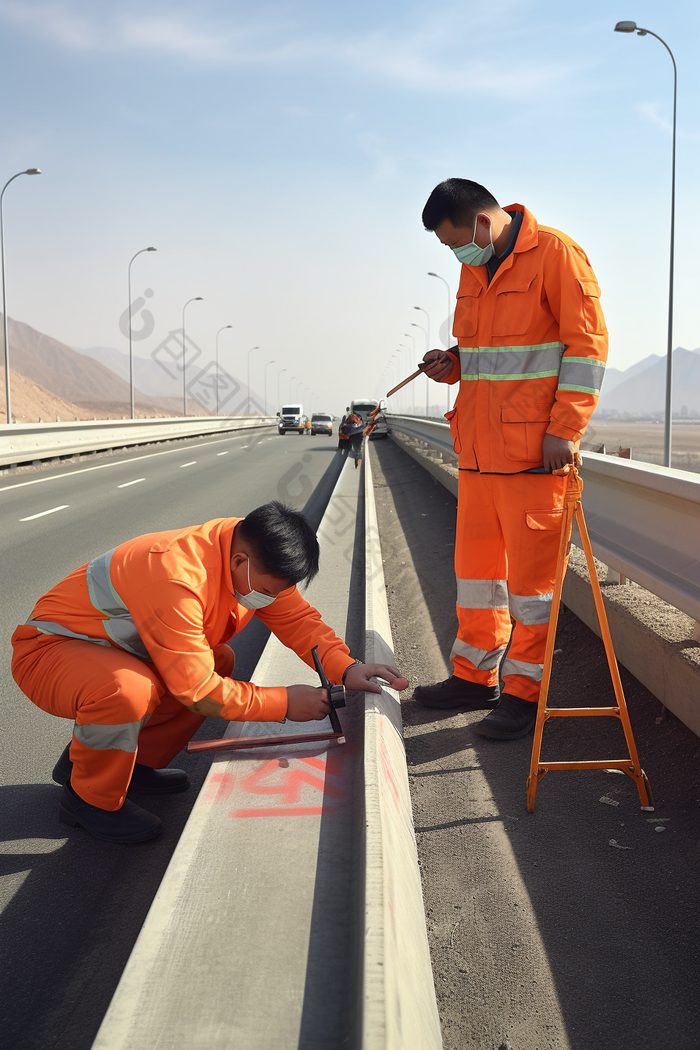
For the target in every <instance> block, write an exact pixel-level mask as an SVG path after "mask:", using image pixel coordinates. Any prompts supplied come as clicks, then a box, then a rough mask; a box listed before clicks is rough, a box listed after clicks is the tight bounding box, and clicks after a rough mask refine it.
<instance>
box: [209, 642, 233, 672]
mask: <svg viewBox="0 0 700 1050" xmlns="http://www.w3.org/2000/svg"><path fill="white" fill-rule="evenodd" d="M235 663H236V654H235V653H234V651H233V649H232V648H231V646H230V645H217V646H216V647H215V648H214V670H215V671H216V673H217V674H218V675H221V677H222V678H230V677H231V675H232V673H233V668H234V666H235Z"/></svg>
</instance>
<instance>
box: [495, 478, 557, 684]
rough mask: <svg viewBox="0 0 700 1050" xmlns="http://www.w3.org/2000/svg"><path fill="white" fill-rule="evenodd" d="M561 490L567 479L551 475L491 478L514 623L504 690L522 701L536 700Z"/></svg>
mask: <svg viewBox="0 0 700 1050" xmlns="http://www.w3.org/2000/svg"><path fill="white" fill-rule="evenodd" d="M565 490H566V478H559V477H554V476H553V475H551V474H549V475H547V474H540V475H537V474H516V475H513V476H506V477H498V478H495V479H494V495H495V503H496V509H497V512H498V517H499V521H500V522H501V527H502V530H503V537H504V541H505V548H506V554H507V559H508V572H507V577H508V590H509V600H510V611H511V613H512V614H513V617H514V620H515V625H514V627H513V636H512V639H511V643H510V648H509V650H508V656H507V657H506V659H505V660H504V661H503V666H502V667H501V674H502V676H503V680H504V689H505V692H507V693H511V694H512V695H513V696H519V697H521V698H522V699H524V700H533V701H536V700H537V698H538V697H539V691H540V680H541V678H542V664H543V662H544V651H545V645H546V641H547V629H548V625H549V616H550V612H551V606H552V591H553V589H554V577H555V575H556V565H557V552H558V550H559V535H560V531H561V521H562V506H563V501H564V493H565Z"/></svg>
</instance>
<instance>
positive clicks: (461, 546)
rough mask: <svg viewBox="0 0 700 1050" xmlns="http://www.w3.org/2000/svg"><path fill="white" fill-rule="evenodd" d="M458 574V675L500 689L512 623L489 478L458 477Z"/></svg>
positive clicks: (455, 654)
mask: <svg viewBox="0 0 700 1050" xmlns="http://www.w3.org/2000/svg"><path fill="white" fill-rule="evenodd" d="M455 574H456V576H457V623H458V628H457V638H456V640H455V644H454V646H453V648H452V653H451V659H452V664H453V667H454V673H455V674H456V675H457V677H459V678H464V679H466V680H467V681H469V682H477V683H478V684H480V685H487V686H494V685H497V684H498V665H499V663H500V661H501V659H502V657H503V652H504V651H505V648H506V646H507V644H508V639H509V637H510V631H511V623H510V614H509V612H508V587H507V584H506V575H507V573H506V560H505V549H504V543H503V536H502V533H501V527H500V524H499V521H498V516H497V514H496V509H495V506H494V500H493V479H492V476H490V475H486V474H477V473H472V472H471V471H463V470H460V472H459V498H458V501H457V535H456V540H455Z"/></svg>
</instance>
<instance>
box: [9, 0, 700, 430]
mask: <svg viewBox="0 0 700 1050" xmlns="http://www.w3.org/2000/svg"><path fill="white" fill-rule="evenodd" d="M620 19H631V20H634V21H636V22H637V24H638V25H640V26H643V27H645V28H649V29H651V30H653V31H654V32H655V33H657V34H659V35H660V36H661V37H663V39H664V40H665V41H666V42H667V44H668V45H669V46H670V47H671V49H672V50H673V52H674V55H675V58H676V62H677V65H678V76H679V83H678V138H677V180H676V187H677V190H676V192H677V198H676V215H677V220H676V290H675V317H674V345H681V346H685V347H686V348H688V349H692V348H695V347H698V346H700V317H699V315H698V309H697V299H698V297H697V292H696V276H695V269H696V263H695V254H694V249H695V245H696V243H697V239H698V221H697V206H696V182H697V174H696V173H697V172H698V171H700V163H699V161H700V116H698V114H700V63H698V62H697V53H698V43H699V38H700V8H699V7H698V5H697V4H691V3H690V2H689V0H678V2H677V3H674V4H667V5H664V6H663V7H662V6H661V5H659V4H658V3H651V2H648V0H634V2H633V0H625V2H624V4H623V3H620V4H619V5H618V4H611V3H610V2H609V0H590V2H589V3H588V4H586V5H578V4H563V3H561V0H558V2H553V0H527V2H525V0H492V2H491V3H489V4H488V5H485V4H483V3H478V4H477V3H472V2H470V0H462V2H461V3H452V2H443V0H430V2H428V0H414V2H411V0H372V2H371V3H370V2H367V0H354V2H353V3H352V4H338V3H331V4H329V3H328V2H327V0H324V2H322V0H288V2H272V0H258V2H257V3H256V4H255V5H251V4H250V3H239V2H232V0H229V2H210V0H200V2H198V3H197V4H196V5H195V4H193V3H181V2H177V0H174V2H168V3H166V2H158V0H155V2H149V0H137V2H135V0H110V2H107V0H0V88H1V90H0V126H1V127H2V146H1V147H0V157H1V163H0V182H1V183H2V184H4V183H5V182H6V181H7V179H9V178H10V177H11V176H12V175H14V174H15V173H16V172H18V171H22V170H24V169H26V168H28V167H34V166H36V167H40V168H41V169H42V175H41V176H37V177H33V178H30V177H25V176H22V177H21V178H18V179H16V180H15V181H14V182H13V183H12V185H11V186H10V187H9V188H8V189H7V192H6V194H5V202H4V220H5V221H4V226H5V246H6V276H7V306H8V314H9V315H10V317H14V318H16V319H17V320H20V321H24V322H26V323H28V324H30V325H32V326H33V327H35V328H37V329H39V330H40V331H42V332H45V333H47V334H49V335H51V336H53V337H54V338H56V339H59V340H61V341H62V342H64V343H67V344H68V345H69V346H72V347H75V348H86V347H94V346H102V347H116V348H118V349H121V350H124V351H126V350H127V349H128V343H127V339H126V338H125V336H124V334H123V332H122V330H121V329H120V318H121V317H122V315H123V314H124V311H125V310H126V309H127V305H128V297H127V267H128V264H129V260H130V259H131V258H132V256H133V255H134V254H135V253H136V252H137V251H139V250H140V249H141V248H145V247H147V246H150V245H153V246H155V247H157V249H158V251H157V253H144V254H142V255H139V256H138V257H137V258H136V259H135V260H134V263H133V266H132V293H133V294H132V299H133V300H134V301H136V300H138V299H140V302H139V304H138V306H135V307H134V310H135V313H134V329H135V331H137V332H138V338H136V339H135V341H134V352H135V353H137V354H139V355H141V356H144V357H147V356H149V355H153V354H155V355H156V358H157V356H158V352H159V349H158V348H159V347H161V346H162V344H163V343H164V342H167V339H168V337H169V333H170V332H171V331H175V330H178V329H180V328H181V326H182V310H183V306H184V304H185V303H186V302H187V300H189V299H191V298H193V297H194V296H202V297H203V301H202V302H192V303H190V304H189V305H188V306H187V311H186V318H187V325H186V327H187V336H188V338H189V339H191V340H192V341H193V342H194V344H196V346H197V347H198V348H199V350H201V354H200V356H199V363H200V364H202V362H204V361H211V360H212V359H213V357H214V353H215V345H216V333H217V332H218V331H219V330H220V329H222V328H223V326H225V325H229V324H230V325H231V326H232V327H231V329H226V330H224V331H222V332H220V337H219V349H220V361H221V364H222V367H224V368H226V369H227V370H228V371H229V372H230V374H231V375H233V376H234V377H238V378H239V379H240V381H241V383H243V382H245V380H246V376H247V365H248V362H250V367H251V384H252V386H253V387H254V388H255V389H257V390H258V391H261V390H262V389H263V384H264V378H265V377H266V381H267V382H266V385H267V391H268V397H269V405H268V407H269V408H271V409H274V408H276V407H278V406H276V402H277V392H278V391H279V397H280V400H281V401H284V400H288V399H290V395H291V398H294V397H295V396H301V398H302V400H303V401H304V405H305V410H326V411H331V412H339V411H342V410H343V409H344V407H345V405H346V404H347V403H348V402H349V400H350V399H351V398H360V397H366V396H372V397H376V396H378V395H380V394H382V393H384V392H385V391H386V389H388V387H389V386H390V385H393V383H395V382H397V381H398V379H399V378H401V377H402V376H404V375H407V374H408V373H409V372H410V371H412V370H413V368H414V367H415V362H417V361H418V360H419V359H420V357H422V354H423V352H424V350H425V345H426V338H427V336H428V335H429V342H430V345H431V346H437V347H439V346H442V345H445V344H444V341H443V340H444V337H445V325H444V322H445V319H446V317H447V313H448V287H449V290H450V292H451V295H454V292H455V289H456V286H457V282H458V277H459V264H458V263H457V261H456V260H455V258H454V256H453V255H452V253H451V252H450V250H449V249H448V248H445V247H443V246H442V245H440V244H439V242H438V241H437V239H436V238H435V236H434V234H430V233H427V232H426V231H425V230H424V229H423V227H422V224H421V219H420V216H421V211H422V208H423V205H424V203H425V201H426V199H427V197H428V195H429V193H430V191H431V190H432V189H433V187H434V186H435V185H436V184H437V183H438V182H440V181H441V180H442V179H444V178H448V177H451V176H461V177H464V178H471V179H474V180H476V181H478V182H481V183H482V184H484V185H485V186H487V187H488V188H489V190H490V191H491V192H492V193H493V194H494V195H495V196H496V198H497V199H498V200H499V202H500V203H501V204H502V205H504V206H505V205H507V204H510V203H514V202H518V203H521V204H525V205H526V206H527V207H528V208H530V210H531V211H532V212H533V213H534V214H535V216H536V218H537V219H538V220H539V221H540V222H541V223H542V224H543V225H547V226H554V227H557V228H559V229H562V230H564V231H565V232H566V233H567V234H569V235H570V236H571V237H573V238H574V239H575V240H577V241H578V242H579V243H580V244H581V245H582V246H583V247H584V249H585V250H586V252H587V254H588V256H589V258H590V260H591V263H592V265H593V268H594V270H595V271H596V273H597V276H598V279H599V282H600V284H601V286H602V289H603V299H602V303H603V307H604V310H605V313H606V318H607V321H608V327H609V329H610V358H609V363H610V364H611V365H612V366H614V367H615V368H618V369H625V368H627V367H629V366H630V365H632V364H633V363H635V362H637V361H639V360H641V359H642V358H644V357H646V356H647V355H648V354H652V353H664V352H665V349H666V339H667V310H668V262H669V230H670V187H671V145H672V136H671V121H672V101H673V72H672V63H671V59H670V57H669V55H668V53H667V51H666V50H665V48H664V47H663V45H662V44H661V43H660V42H659V41H658V40H655V39H654V38H653V37H651V36H645V37H638V36H637V35H623V34H620V33H614V32H613V27H614V24H615V22H616V21H618V20H620ZM429 271H434V272H435V273H437V274H439V275H440V276H441V277H442V278H443V280H437V279H435V278H433V277H429V276H428V272H429ZM444 282H446V283H447V286H448V287H446V285H445V283H444ZM147 289H148V292H149V294H148V295H145V294H144V293H145V292H146V290H147ZM416 306H418V307H420V308H421V310H422V311H425V313H423V312H420V311H416V310H415V309H414V308H415V307H416ZM142 308H146V309H147V310H148V311H150V314H151V315H152V318H153V320H152V322H151V321H149V320H148V318H146V321H145V328H144V319H143V315H142V313H141V312H140V311H141V310H142ZM426 314H427V316H426ZM416 324H418V325H422V326H423V328H424V329H428V328H429V332H425V331H423V330H421V328H416V327H413V325H416ZM122 327H123V323H122ZM142 328H143V329H144V330H143V331H141V329H142ZM441 328H442V331H441ZM406 333H409V334H408V336H407V335H406ZM441 336H442V338H441ZM400 344H404V345H405V347H406V349H399V347H400ZM253 346H257V347H259V349H258V350H255V351H253V352H252V353H251V354H250V355H249V354H248V351H249V350H250V348H251V347H253ZM392 361H393V363H390V362H392ZM420 382H421V383H423V380H421V381H420ZM420 396H421V395H420V392H419V390H418V389H417V398H418V400H420ZM403 397H404V400H401V397H399V400H398V401H397V400H394V401H393V402H392V407H394V408H398V409H402V408H406V407H409V408H410V407H411V405H410V398H406V397H405V395H403Z"/></svg>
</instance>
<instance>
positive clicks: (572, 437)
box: [547, 422, 583, 442]
mask: <svg viewBox="0 0 700 1050" xmlns="http://www.w3.org/2000/svg"><path fill="white" fill-rule="evenodd" d="M547 433H548V434H552V435H553V436H554V437H558V438H564V440H565V441H574V442H579V441H580V440H581V436H582V434H583V431H581V430H573V429H572V428H571V427H565V426H563V425H562V424H561V423H554V422H552V423H550V424H549V426H548V427H547Z"/></svg>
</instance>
